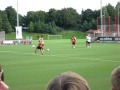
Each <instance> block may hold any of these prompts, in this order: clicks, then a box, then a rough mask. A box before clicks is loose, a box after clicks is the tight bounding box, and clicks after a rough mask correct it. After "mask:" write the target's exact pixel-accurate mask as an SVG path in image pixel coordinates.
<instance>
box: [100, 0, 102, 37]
mask: <svg viewBox="0 0 120 90" xmlns="http://www.w3.org/2000/svg"><path fill="white" fill-rule="evenodd" d="M100 7H101V10H100V18H101V37H103V25H102V24H103V20H102V0H100Z"/></svg>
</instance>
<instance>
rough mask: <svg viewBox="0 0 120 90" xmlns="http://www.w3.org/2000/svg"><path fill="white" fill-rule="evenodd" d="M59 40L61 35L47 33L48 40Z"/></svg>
mask: <svg viewBox="0 0 120 90" xmlns="http://www.w3.org/2000/svg"><path fill="white" fill-rule="evenodd" d="M57 39H58V40H61V39H62V35H48V40H57Z"/></svg>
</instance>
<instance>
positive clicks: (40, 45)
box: [35, 35, 44, 55]
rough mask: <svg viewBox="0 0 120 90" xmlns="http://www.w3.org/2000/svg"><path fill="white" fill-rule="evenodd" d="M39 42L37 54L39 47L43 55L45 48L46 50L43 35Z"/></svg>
mask: <svg viewBox="0 0 120 90" xmlns="http://www.w3.org/2000/svg"><path fill="white" fill-rule="evenodd" d="M38 41H39V44H38V46H37V47H36V49H35V54H36V52H37V50H38V49H39V50H40V52H41V55H43V50H44V40H43V35H41V37H40V38H39V39H38Z"/></svg>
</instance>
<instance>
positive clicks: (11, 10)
mask: <svg viewBox="0 0 120 90" xmlns="http://www.w3.org/2000/svg"><path fill="white" fill-rule="evenodd" d="M5 12H6V14H7V18H8V21H9V22H10V25H11V27H12V29H13V30H15V26H17V24H16V23H17V18H16V16H17V13H16V11H15V9H14V8H12V6H9V7H7V8H6V9H5Z"/></svg>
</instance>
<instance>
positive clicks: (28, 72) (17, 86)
mask: <svg viewBox="0 0 120 90" xmlns="http://www.w3.org/2000/svg"><path fill="white" fill-rule="evenodd" d="M33 44H34V45H37V41H34V42H33ZM91 45H92V47H91V48H86V47H85V40H77V45H76V48H75V49H73V48H71V42H70V40H68V39H66V40H45V51H44V55H43V56H41V55H40V52H37V54H36V55H34V54H33V53H34V49H35V48H32V45H1V46H0V64H1V65H2V67H3V69H4V73H5V83H7V84H8V85H9V87H10V90H45V89H46V86H47V83H48V82H49V80H51V79H52V78H53V77H54V76H56V75H58V74H60V73H61V72H65V71H74V72H77V73H79V74H81V75H82V76H83V77H84V78H85V79H86V80H87V81H88V84H89V86H90V88H91V90H110V89H111V83H110V75H111V71H112V70H113V69H114V68H115V67H117V66H119V65H120V44H119V43H92V44H91ZM47 48H49V49H50V51H47Z"/></svg>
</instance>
